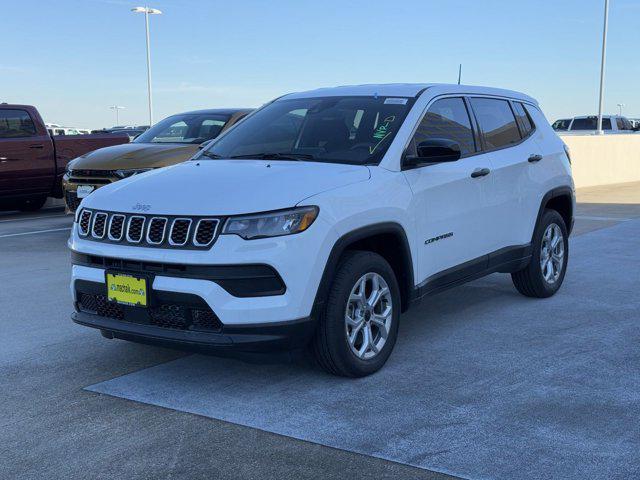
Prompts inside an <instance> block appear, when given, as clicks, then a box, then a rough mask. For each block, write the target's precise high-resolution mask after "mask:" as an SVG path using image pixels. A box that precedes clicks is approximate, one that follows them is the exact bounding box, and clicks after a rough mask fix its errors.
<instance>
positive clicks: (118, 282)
mask: <svg viewBox="0 0 640 480" xmlns="http://www.w3.org/2000/svg"><path fill="white" fill-rule="evenodd" d="M147 298H148V296H147V279H146V278H139V277H135V276H133V275H127V274H124V273H107V299H108V300H109V301H111V302H118V303H122V304H124V305H132V306H138V307H146V306H147Z"/></svg>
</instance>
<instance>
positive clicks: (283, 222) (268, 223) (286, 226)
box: [222, 207, 318, 240]
mask: <svg viewBox="0 0 640 480" xmlns="http://www.w3.org/2000/svg"><path fill="white" fill-rule="evenodd" d="M317 216H318V207H300V208H293V209H291V210H278V211H275V212H269V213H260V214H257V215H243V216H238V217H231V218H229V219H228V220H227V221H226V223H225V224H224V228H223V229H222V233H223V234H228V235H239V236H240V237H242V238H244V239H245V240H251V239H257V238H267V237H279V236H282V235H292V234H294V233H300V232H304V231H305V230H306V229H307V228H309V227H310V226H311V224H312V223H313V222H314V220H315V219H316V217H317Z"/></svg>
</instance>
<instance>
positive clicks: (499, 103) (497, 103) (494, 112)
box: [471, 97, 521, 150]
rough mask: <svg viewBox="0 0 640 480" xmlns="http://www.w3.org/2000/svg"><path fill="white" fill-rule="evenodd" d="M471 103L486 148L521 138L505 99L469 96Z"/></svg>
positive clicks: (505, 145) (503, 145)
mask: <svg viewBox="0 0 640 480" xmlns="http://www.w3.org/2000/svg"><path fill="white" fill-rule="evenodd" d="M471 105H472V107H473V111H474V112H475V115H476V119H477V120H478V124H479V125H480V131H481V133H482V136H483V138H484V144H485V149H486V150H495V149H497V148H503V147H508V146H509V145H513V144H515V143H518V142H519V141H520V140H521V137H520V131H519V130H518V125H517V123H516V118H515V116H514V115H513V111H512V110H511V107H510V106H509V102H508V101H506V100H500V99H497V98H477V97H476V98H471Z"/></svg>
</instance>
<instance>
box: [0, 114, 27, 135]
mask: <svg viewBox="0 0 640 480" xmlns="http://www.w3.org/2000/svg"><path fill="white" fill-rule="evenodd" d="M35 135H36V126H35V125H34V124H33V120H31V116H30V115H29V113H28V112H27V111H26V110H18V109H5V110H0V138H21V137H33V136H35Z"/></svg>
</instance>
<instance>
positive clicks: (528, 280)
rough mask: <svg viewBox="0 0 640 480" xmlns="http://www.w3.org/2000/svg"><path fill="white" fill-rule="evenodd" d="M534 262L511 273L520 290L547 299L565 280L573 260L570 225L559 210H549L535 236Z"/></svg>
mask: <svg viewBox="0 0 640 480" xmlns="http://www.w3.org/2000/svg"><path fill="white" fill-rule="evenodd" d="M533 237H534V238H533V245H532V246H533V252H532V255H531V261H530V262H529V265H527V266H526V267H525V268H524V269H522V270H520V271H519V272H515V273H512V274H511V278H512V280H513V284H514V285H515V287H516V289H517V290H518V291H519V292H520V293H521V294H523V295H525V296H527V297H537V298H546V297H550V296H551V295H553V294H554V293H556V292H557V291H558V290H559V289H560V286H561V285H562V282H563V280H564V275H565V273H566V270H567V261H568V259H569V241H568V234H567V227H566V225H565V223H564V220H563V218H562V216H561V215H560V214H559V213H558V212H556V211H555V210H545V211H544V213H543V215H542V218H541V219H540V222H539V223H538V225H537V226H536V230H535V233H534V236H533Z"/></svg>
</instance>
